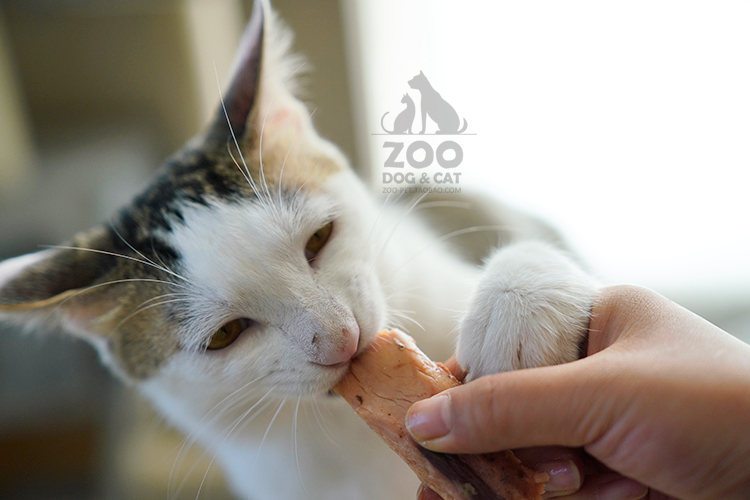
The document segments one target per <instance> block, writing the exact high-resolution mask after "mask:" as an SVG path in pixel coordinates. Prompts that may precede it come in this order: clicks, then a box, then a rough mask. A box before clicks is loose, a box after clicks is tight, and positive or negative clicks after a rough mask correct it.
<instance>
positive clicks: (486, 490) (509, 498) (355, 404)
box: [334, 330, 549, 500]
mask: <svg viewBox="0 0 750 500" xmlns="http://www.w3.org/2000/svg"><path fill="white" fill-rule="evenodd" d="M459 384H460V382H459V381H458V380H456V379H455V378H454V377H453V376H452V375H451V374H450V372H449V371H448V370H447V369H446V368H445V367H443V366H442V365H440V364H439V363H435V362H433V361H432V360H431V359H430V358H428V357H427V356H426V355H425V354H424V353H423V352H422V351H420V350H419V348H418V347H417V345H416V344H415V343H414V340H413V339H412V338H411V337H409V336H408V335H406V334H404V333H402V332H399V331H396V330H387V331H383V332H380V333H379V334H378V337H377V338H376V339H375V341H374V342H373V344H372V345H371V346H370V348H369V349H368V350H367V351H366V352H364V353H363V354H362V355H361V356H359V357H357V358H356V359H355V360H354V361H353V362H352V365H351V369H350V371H349V373H348V374H347V375H346V376H345V377H344V378H343V379H342V380H341V381H340V382H339V383H338V385H337V386H336V387H335V388H334V390H335V391H336V392H338V393H339V394H341V395H342V396H343V397H344V398H345V399H346V400H347V401H348V402H349V404H350V405H351V406H352V408H354V410H355V412H356V413H357V415H359V416H360V417H361V418H362V419H364V420H365V422H367V424H368V425H369V426H370V428H372V430H374V431H375V432H376V433H378V435H380V437H381V438H383V440H384V441H385V442H386V443H388V445H389V446H390V447H391V449H393V451H395V452H396V453H397V454H398V455H399V456H400V457H401V458H402V459H403V460H404V461H405V462H406V463H407V464H408V465H409V467H411V469H412V470H413V471H414V472H415V473H416V474H417V476H418V477H419V479H420V480H421V481H422V482H423V483H424V484H425V485H426V486H428V487H429V488H431V489H432V490H433V491H435V492H436V493H437V494H438V495H440V496H441V497H442V498H443V499H444V500H535V499H541V495H542V493H544V483H545V482H546V481H547V480H548V479H549V478H548V476H547V474H545V473H541V472H534V471H532V470H530V469H528V468H526V467H524V466H523V465H522V464H521V462H520V461H519V460H518V459H517V458H516V457H515V456H514V455H513V452H511V451H510V450H506V451H501V452H497V453H490V454H481V455H452V454H446V453H436V452H433V451H430V450H427V449H425V448H422V447H421V446H419V444H417V443H416V442H415V441H414V440H413V439H412V437H411V435H410V434H409V432H408V431H407V430H406V423H405V418H406V413H407V412H408V410H409V408H410V407H411V405H412V404H414V403H415V402H416V401H419V400H420V399H425V398H429V397H430V396H434V395H435V394H437V393H439V392H442V391H444V390H445V389H449V388H451V387H455V386H457V385H459Z"/></svg>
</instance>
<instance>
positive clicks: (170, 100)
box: [0, 0, 750, 499]
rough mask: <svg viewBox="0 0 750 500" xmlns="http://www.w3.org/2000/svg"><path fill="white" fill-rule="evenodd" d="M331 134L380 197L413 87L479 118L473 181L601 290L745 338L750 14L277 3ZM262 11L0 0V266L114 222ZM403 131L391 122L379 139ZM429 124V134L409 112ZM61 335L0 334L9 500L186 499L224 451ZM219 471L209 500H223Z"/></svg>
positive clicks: (749, 318)
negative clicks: (170, 420)
mask: <svg viewBox="0 0 750 500" xmlns="http://www.w3.org/2000/svg"><path fill="white" fill-rule="evenodd" d="M273 5H274V7H275V8H276V9H277V10H278V11H279V13H280V15H281V17H282V18H283V19H284V20H285V21H286V22H287V23H288V24H289V25H290V26H291V27H292V29H293V30H294V31H295V33H296V35H297V37H296V43H295V48H296V49H297V50H298V51H300V52H301V53H302V54H304V55H305V56H306V57H307V58H308V59H309V61H310V65H309V68H308V69H310V72H309V75H308V76H307V77H306V78H305V82H306V84H307V85H306V87H307V91H306V93H305V94H304V95H303V98H304V99H305V101H306V102H308V103H309V105H310V108H311V109H315V108H317V111H316V112H315V115H314V121H315V122H316V126H317V127H318V130H319V131H320V132H321V134H322V135H323V136H325V137H327V138H329V139H331V140H333V141H334V142H336V143H337V144H338V145H339V146H340V147H341V148H342V150H343V151H344V153H345V154H346V155H347V156H348V157H349V158H350V159H351V160H352V163H353V164H354V165H355V167H356V169H357V170H358V171H359V172H360V173H361V174H362V175H363V176H364V177H366V178H368V179H369V180H370V181H371V182H372V184H373V186H376V187H377V186H378V185H379V184H380V181H381V175H382V172H383V164H384V161H385V158H386V155H387V153H388V152H389V151H387V150H385V149H384V148H383V137H382V136H376V135H374V134H377V133H379V132H381V130H380V128H379V127H380V117H381V116H382V115H383V113H385V112H386V111H388V112H390V113H391V114H390V115H389V116H390V117H391V118H390V119H392V118H393V117H394V116H395V115H396V114H397V113H398V111H400V109H401V108H402V105H401V104H400V100H401V97H402V95H403V94H404V93H410V95H411V96H412V97H413V98H414V100H415V102H419V93H418V92H417V91H415V90H413V89H410V88H409V87H408V85H407V83H406V82H407V81H408V80H409V79H411V78H412V77H413V76H414V75H416V74H417V73H419V71H424V73H425V75H427V77H428V78H429V79H430V81H431V82H432V84H433V86H434V87H435V88H436V89H437V90H438V91H439V92H440V93H441V95H442V96H443V97H444V98H445V99H446V100H448V101H449V102H450V103H451V104H452V105H453V107H454V108H455V109H456V110H457V111H458V112H459V115H460V116H462V117H463V118H466V119H467V122H468V124H469V129H468V132H471V133H472V134H476V135H471V136H466V137H462V138H461V141H462V142H461V145H462V147H463V149H464V153H465V158H464V162H463V164H462V166H461V169H462V179H461V184H460V187H461V188H462V189H463V190H465V192H468V191H470V190H484V191H490V192H492V193H495V194H497V195H498V196H500V197H502V198H503V199H505V200H506V201H508V202H510V203H512V204H515V205H517V206H519V207H521V208H524V209H526V210H529V211H531V212H533V213H535V214H537V215H539V216H540V217H542V218H544V219H546V220H548V221H550V222H552V223H553V224H555V225H556V226H558V227H559V228H561V230H562V232H563V233H564V234H565V235H566V236H567V238H568V240H569V242H570V243H571V245H572V246H573V247H574V248H575V249H576V250H577V251H578V252H580V254H581V255H582V256H583V257H584V258H585V260H586V261H587V262H588V263H589V264H590V265H591V267H592V268H593V270H594V271H595V272H596V273H597V274H598V275H599V276H600V277H601V278H602V281H604V282H605V283H614V282H631V283H638V284H642V285H645V286H649V287H652V288H654V289H656V290H657V291H659V292H661V293H663V294H664V295H667V296H668V297H670V298H672V299H673V300H676V301H677V302H679V303H681V304H683V305H685V306H687V307H689V308H690V309H692V310H694V311H695V312H697V313H698V314H701V315H702V316H704V317H706V318H707V319H709V320H711V321H713V322H714V323H716V324H718V325H719V326H722V327H723V328H725V329H727V330H728V331H730V332H731V333H733V334H735V335H738V336H740V337H741V338H743V339H744V340H746V341H747V340H748V339H750V259H749V258H748V255H750V224H748V216H750V195H749V194H748V185H749V183H748V174H749V173H750V147H749V146H748V145H749V144H750V93H748V92H747V89H748V88H750V66H748V64H747V61H748V60H749V58H750V31H748V30H747V29H746V27H747V26H748V24H749V23H750V7H749V6H748V5H747V3H745V2H740V1H734V2H732V1H729V2H722V3H721V4H715V3H714V4H710V3H706V2H689V1H687V2H686V1H680V2H676V1H661V0H652V1H649V2H645V1H632V2H628V3H625V4H621V5H613V4H612V3H610V2H607V3H602V2H593V1H589V2H582V1H571V2H565V3H560V2H553V1H546V2H540V1H537V2H521V3H519V2H504V1H502V2H479V1H462V2H458V1H454V2H448V1H445V2H438V1H430V2H428V1H396V0H379V1H378V2H367V1H365V0H351V1H348V0H341V1H336V0H306V1H294V0H279V1H274V2H273ZM250 8H251V2H250V1H249V0H248V1H240V0H117V1H105V0H79V1H73V0H54V1H53V0H25V1H20V0H19V1H17V2H13V1H7V0H5V1H0V151H2V154H1V155H0V258H6V257H11V256H14V255H18V254H21V253H26V252H31V251H35V250H37V249H38V248H39V245H46V244H58V243H61V242H63V241H65V240H66V239H67V238H68V237H69V236H70V235H72V234H73V233H74V232H76V231H78V230H82V229H85V228H87V227H89V226H90V225H92V224H94V223H96V222H99V221H101V220H104V219H106V218H107V217H108V216H110V215H111V214H112V213H113V212H114V211H115V210H116V209H117V207H118V206H119V205H120V204H122V203H124V202H125V201H127V200H128V198H129V197H130V196H131V195H132V194H133V193H135V192H136V191H137V190H138V189H139V188H140V187H141V186H142V185H143V184H144V183H145V182H146V180H147V179H148V177H149V175H150V174H151V172H153V170H154V169H155V168H156V167H157V166H158V165H159V163H160V162H161V161H162V160H163V159H164V158H165V157H166V156H167V155H169V154H170V153H171V152H173V151H174V150H175V149H177V148H178V147H179V146H180V145H181V144H183V143H184V142H185V141H186V140H187V139H189V138H190V137H191V136H192V135H193V134H195V133H196V132H197V131H198V130H199V129H200V127H201V125H202V123H204V122H205V121H206V120H207V119H208V117H209V116H210V115H211V114H212V113H213V112H214V109H215V107H216V105H217V103H218V89H217V85H216V78H215V73H214V64H215V65H216V68H217V70H218V73H219V76H220V78H223V77H224V75H227V73H228V70H229V65H230V63H231V61H232V57H233V54H234V50H235V48H236V44H237V41H238V40H239V36H240V34H241V31H242V29H243V26H244V23H245V22H246V20H247V17H248V14H249V12H250ZM389 123H390V122H389ZM416 124H419V117H417V122H416ZM181 442H182V438H181V437H180V436H177V435H176V434H173V433H172V432H171V431H170V430H169V429H168V427H167V426H166V425H165V424H164V423H162V422H161V421H160V420H159V419H158V417H155V416H154V415H152V414H151V413H150V411H149V410H148V408H146V407H145V405H144V404H143V403H141V402H139V400H138V399H137V398H136V397H134V396H133V394H132V393H131V392H130V391H129V390H128V389H126V388H123V387H121V386H120V385H119V384H118V383H117V382H115V381H114V380H113V379H112V378H111V377H110V376H109V375H108V373H107V372H106V371H105V370H104V369H103V368H101V367H100V364H99V361H98V360H97V359H96V356H95V354H94V352H93V350H91V349H89V348H88V346H86V345H83V344H82V343H79V342H75V341H72V340H69V339H66V338H64V337H62V336H59V335H56V334H54V332H44V333H42V332H40V333H39V334H38V335H21V334H20V333H19V332H15V331H12V330H11V329H8V328H7V327H6V328H4V329H3V330H2V331H0V498H9V499H68V498H70V499H89V498H90V499H103V498H107V499H120V498H122V499H131V498H139V499H151V498H159V499H163V498H166V497H167V484H168V482H169V476H170V474H173V479H172V490H171V493H174V492H175V489H176V487H175V485H179V484H182V486H183V487H182V489H181V491H180V494H179V495H177V496H176V497H175V498H195V497H196V494H197V493H198V491H199V488H200V483H201V481H202V479H203V475H204V473H205V471H206V470H207V468H208V463H209V461H210V456H209V457H206V456H202V454H201V451H200V450H196V449H192V450H191V455H190V456H189V457H188V458H186V459H184V460H182V461H180V464H179V466H178V467H176V468H175V471H174V472H172V468H173V465H174V464H175V458H176V456H177V453H178V450H179V448H180V445H181ZM227 495H228V494H227V492H226V490H225V488H224V487H223V483H222V478H221V476H220V473H219V472H218V471H216V469H215V467H211V472H210V473H209V475H208V478H207V481H206V484H205V485H204V486H203V488H202V490H200V496H201V497H202V498H212V499H221V498H228V496H227Z"/></svg>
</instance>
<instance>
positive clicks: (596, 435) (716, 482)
mask: <svg viewBox="0 0 750 500" xmlns="http://www.w3.org/2000/svg"><path fill="white" fill-rule="evenodd" d="M592 312H593V315H592V320H591V324H590V328H589V337H588V350H587V356H586V357H585V358H583V359H580V360H578V361H575V362H572V363H568V364H564V365H557V366H551V367H543V368H534V369H527V370H520V371H514V372H506V373H501V374H497V375H491V376H487V377H482V378H479V379H477V380H474V381H472V382H470V383H468V384H465V385H463V386H459V387H456V388H453V389H449V390H448V391H445V392H443V393H441V394H439V395H437V396H434V397H433V398H430V399H428V400H424V401H421V402H418V403H416V404H415V405H414V406H412V408H411V410H410V412H409V414H408V415H407V426H408V428H409V430H410V432H411V433H412V436H413V437H414V438H415V439H416V440H417V441H418V442H419V443H420V444H422V446H424V447H426V448H429V449H431V450H434V451H440V452H448V453H484V452H491V451H497V450H501V449H521V450H517V452H518V453H519V455H520V458H521V460H522V461H524V462H525V463H527V465H530V466H532V467H534V468H537V469H538V468H539V467H538V466H537V464H541V465H542V468H544V467H545V466H549V464H555V463H557V464H558V465H560V466H562V465H564V464H567V467H568V469H567V470H566V471H563V473H562V474H560V476H559V477H558V478H557V479H558V481H562V482H565V481H567V483H566V485H567V486H569V487H570V488H572V489H568V490H565V489H559V490H557V491H556V492H553V493H550V496H558V497H560V498H568V499H587V500H588V499H597V500H605V499H606V500H610V499H611V500H614V499H623V500H624V499H637V498H649V499H652V500H653V499H664V498H679V499H685V500H688V499H690V500H692V499H695V500H703V499H705V500H708V499H728V500H732V499H747V498H750V468H749V467H748V464H750V346H748V345H747V344H745V343H743V342H741V341H739V340H737V339H736V338H734V337H732V336H731V335H729V334H728V333H726V332H724V331H723V330H721V329H719V328H717V327H716V326H714V325H712V324H711V323H709V322H707V321H705V320H704V319H702V318H700V317H699V316H697V315H695V314H694V313H692V312H690V311H688V310H686V309H684V308H682V307H680V306H679V305H677V304H675V303H673V302H671V301H669V300H667V299H666V298H664V297H662V296H660V295H658V294H656V293H654V292H652V291H649V290H646V289H643V288H638V287H632V286H617V287H610V288H605V289H603V290H602V291H601V292H600V294H599V296H598V298H597V300H596V302H595V304H594V307H593V310H592ZM453 366H454V368H455V364H454V365H453ZM552 445H555V447H551V446H552ZM539 447H543V448H539ZM529 457H531V458H529ZM576 480H577V484H574V483H575V482H576ZM579 486H580V489H579V488H578V487H579ZM647 487H648V489H647ZM431 495H433V496H431ZM420 497H421V498H422V499H423V500H427V499H429V498H435V497H434V493H432V492H429V491H423V492H421V493H420Z"/></svg>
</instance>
